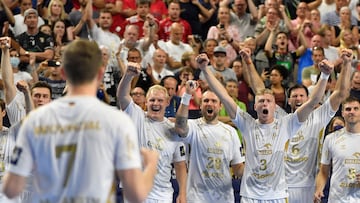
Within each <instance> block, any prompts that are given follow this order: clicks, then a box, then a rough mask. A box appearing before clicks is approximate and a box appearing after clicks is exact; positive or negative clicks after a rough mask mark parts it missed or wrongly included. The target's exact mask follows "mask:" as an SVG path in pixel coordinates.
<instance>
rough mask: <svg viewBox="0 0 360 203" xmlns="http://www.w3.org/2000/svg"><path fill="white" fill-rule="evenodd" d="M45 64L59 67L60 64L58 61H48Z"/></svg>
mask: <svg viewBox="0 0 360 203" xmlns="http://www.w3.org/2000/svg"><path fill="white" fill-rule="evenodd" d="M47 64H48V66H51V67H59V66H60V65H61V63H60V61H48V62H47Z"/></svg>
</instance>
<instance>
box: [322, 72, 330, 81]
mask: <svg viewBox="0 0 360 203" xmlns="http://www.w3.org/2000/svg"><path fill="white" fill-rule="evenodd" d="M329 77H330V74H325V73H323V72H321V74H320V79H323V80H328V79H329Z"/></svg>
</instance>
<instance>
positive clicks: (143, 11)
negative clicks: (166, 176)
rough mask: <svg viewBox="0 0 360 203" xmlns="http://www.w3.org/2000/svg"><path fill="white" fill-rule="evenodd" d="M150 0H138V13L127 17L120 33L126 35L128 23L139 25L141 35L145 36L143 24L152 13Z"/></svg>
mask: <svg viewBox="0 0 360 203" xmlns="http://www.w3.org/2000/svg"><path fill="white" fill-rule="evenodd" d="M150 4H151V1H150V0H136V13H137V14H136V15H134V16H131V17H129V18H127V19H126V20H125V22H124V24H123V25H122V26H121V27H122V29H121V31H120V35H121V36H123V35H124V31H125V28H126V26H127V25H137V26H138V28H139V37H140V38H141V37H143V36H144V34H143V26H144V22H145V20H146V16H147V15H148V14H149V13H150Z"/></svg>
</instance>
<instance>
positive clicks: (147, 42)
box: [141, 14, 158, 52]
mask: <svg viewBox="0 0 360 203" xmlns="http://www.w3.org/2000/svg"><path fill="white" fill-rule="evenodd" d="M146 20H147V21H148V25H149V28H148V29H149V31H148V32H149V34H148V36H145V37H144V42H143V44H142V47H141V48H142V50H143V51H144V52H146V51H148V50H149V47H150V45H151V44H152V43H153V41H154V38H155V34H156V33H155V31H156V30H158V28H157V27H158V25H157V24H156V22H155V17H154V16H153V15H151V14H148V15H147V16H146Z"/></svg>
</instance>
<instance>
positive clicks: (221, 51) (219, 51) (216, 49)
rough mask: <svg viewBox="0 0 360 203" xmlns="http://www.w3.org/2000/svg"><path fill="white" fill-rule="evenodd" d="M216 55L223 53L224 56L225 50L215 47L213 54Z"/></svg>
mask: <svg viewBox="0 0 360 203" xmlns="http://www.w3.org/2000/svg"><path fill="white" fill-rule="evenodd" d="M216 53H224V54H225V55H226V49H225V48H224V47H222V46H217V47H215V49H214V54H216Z"/></svg>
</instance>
